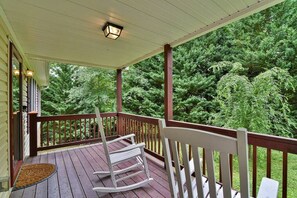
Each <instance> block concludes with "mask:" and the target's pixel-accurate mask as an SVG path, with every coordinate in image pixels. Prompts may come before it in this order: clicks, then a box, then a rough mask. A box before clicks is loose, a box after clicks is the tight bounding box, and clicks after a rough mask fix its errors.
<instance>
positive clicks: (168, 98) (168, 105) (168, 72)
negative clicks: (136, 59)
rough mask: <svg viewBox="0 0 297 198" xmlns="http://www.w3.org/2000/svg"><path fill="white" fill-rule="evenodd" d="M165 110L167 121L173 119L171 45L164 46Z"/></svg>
mask: <svg viewBox="0 0 297 198" xmlns="http://www.w3.org/2000/svg"><path fill="white" fill-rule="evenodd" d="M164 80H165V86H164V87H165V90H164V91H165V94H164V110H165V120H166V121H167V120H172V119H173V102H172V93H173V88H172V48H171V46H170V45H169V44H166V45H164Z"/></svg>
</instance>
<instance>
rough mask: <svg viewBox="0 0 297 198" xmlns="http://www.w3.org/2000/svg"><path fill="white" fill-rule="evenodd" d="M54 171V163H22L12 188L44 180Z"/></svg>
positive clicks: (23, 186)
mask: <svg viewBox="0 0 297 198" xmlns="http://www.w3.org/2000/svg"><path fill="white" fill-rule="evenodd" d="M55 172H56V166H55V165H54V164H43V163H42V164H28V165H23V166H22V168H21V170H20V173H19V175H18V177H17V180H16V182H15V185H14V190H18V189H21V188H26V187H28V186H32V185H35V184H37V183H39V182H42V181H44V180H45V179H47V178H49V177H50V176H52V175H53V174H54V173H55Z"/></svg>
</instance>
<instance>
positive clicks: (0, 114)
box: [0, 13, 40, 198]
mask: <svg viewBox="0 0 297 198" xmlns="http://www.w3.org/2000/svg"><path fill="white" fill-rule="evenodd" d="M0 14H1V13H0ZM9 38H11V33H10V32H9V31H8V28H7V26H6V25H5V23H4V20H2V18H1V15H0V178H2V177H6V178H7V177H9V176H10V144H9V142H10V136H9V130H10V129H9V89H10V87H9V86H10V85H9V58H10V57H9V47H10V40H9ZM21 56H22V57H23V54H21ZM27 68H28V65H26V64H24V63H23V71H26V70H27ZM29 81H30V82H33V83H32V84H30V83H28V82H29ZM29 89H31V90H33V92H32V94H30V91H29ZM31 100H32V102H31ZM22 104H23V106H25V107H26V108H27V110H30V109H29V104H32V106H31V110H35V111H38V112H40V89H39V87H38V84H37V83H36V81H35V80H34V79H28V78H26V77H25V76H24V78H23V100H22ZM22 116H23V133H24V134H23V138H24V139H23V143H24V147H23V148H24V152H23V153H24V156H23V157H24V159H25V158H26V157H27V156H28V155H29V150H30V148H29V136H30V133H29V131H28V114H27V111H23V114H22ZM9 195H10V191H6V192H0V198H2V197H9Z"/></svg>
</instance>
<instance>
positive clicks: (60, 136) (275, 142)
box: [29, 113, 297, 198]
mask: <svg viewBox="0 0 297 198" xmlns="http://www.w3.org/2000/svg"><path fill="white" fill-rule="evenodd" d="M29 115H30V128H31V132H30V133H31V134H30V152H31V155H37V151H39V150H45V149H50V148H57V147H61V146H69V145H77V144H83V143H89V142H94V141H95V142H96V141H98V140H99V139H100V136H99V134H98V129H96V126H97V125H96V124H95V120H94V119H95V114H87V115H65V116H47V117H37V114H36V113H30V114H29ZM101 116H102V118H103V124H104V127H105V131H106V133H107V135H106V136H107V137H116V136H118V135H127V134H130V133H134V134H135V136H136V138H135V140H136V142H145V143H146V150H147V151H148V152H149V153H150V154H152V155H153V156H155V157H157V158H158V159H161V160H163V159H164V158H163V150H162V141H161V137H160V132H159V129H158V119H157V118H152V117H145V116H138V115H132V114H126V113H103V114H101ZM167 126H172V127H185V128H193V129H200V130H206V131H210V132H212V133H217V134H222V135H227V136H230V137H235V136H236V132H235V130H232V129H225V128H220V127H214V126H208V125H200V124H193V123H187V122H179V121H173V120H170V121H167ZM32 129H36V130H35V131H34V130H32ZM37 129H39V130H40V134H42V135H40V137H37V135H34V134H37ZM65 130H66V133H65ZM38 139H40V144H39V145H38V143H37V142H38V141H37V140H38ZM248 143H249V148H250V167H251V168H250V169H251V187H252V196H254V197H255V196H256V193H257V189H258V185H259V181H260V179H261V177H263V176H266V177H269V178H271V177H272V178H273V177H274V175H273V171H279V170H273V164H272V158H273V157H274V158H275V156H280V157H281V158H282V159H281V164H282V166H281V170H280V171H281V175H282V178H281V179H279V178H278V179H277V180H279V181H280V186H281V195H282V197H284V198H285V197H287V195H288V181H290V180H289V179H288V167H289V166H288V164H289V163H288V159H289V158H288V156H289V155H293V157H296V154H297V140H296V139H290V138H283V137H276V136H271V135H264V134H258V133H252V132H249V133H248ZM34 148H36V149H35V150H34ZM31 149H33V151H32V150H31ZM263 150H264V152H265V156H264V161H265V162H264V163H265V173H264V174H265V175H261V174H260V173H259V171H260V168H259V166H263V161H260V160H259V159H260V158H262V159H263V156H259V152H260V151H261V152H260V154H263ZM189 157H191V148H190V149H189ZM203 157H204V155H203ZM296 158H297V157H296ZM296 160H297V159H296ZM234 164H236V159H235V158H233V157H232V156H230V169H231V174H232V176H234V171H233V168H234V166H235V165H234ZM293 165H294V164H293ZM290 166H291V164H290ZM205 170H206V165H205V160H203V171H204V173H205V172H206V171H205ZM272 170H273V171H272ZM295 174H296V173H295ZM274 179H275V178H274ZM232 181H233V179H232Z"/></svg>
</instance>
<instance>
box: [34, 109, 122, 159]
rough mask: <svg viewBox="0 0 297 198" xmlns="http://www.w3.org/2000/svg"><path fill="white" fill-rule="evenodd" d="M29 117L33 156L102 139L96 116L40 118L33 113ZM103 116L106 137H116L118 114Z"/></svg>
mask: <svg viewBox="0 0 297 198" xmlns="http://www.w3.org/2000/svg"><path fill="white" fill-rule="evenodd" d="M29 115H30V126H31V127H30V133H31V134H30V139H32V141H31V142H32V143H30V144H31V145H30V155H31V156H32V155H35V154H37V151H41V150H47V149H53V148H58V147H64V146H71V145H78V144H86V143H90V142H98V141H99V139H100V135H99V130H98V125H97V123H96V120H95V119H96V115H95V114H84V115H59V116H40V117H38V116H37V113H34V112H33V113H29ZM101 116H102V119H103V125H104V128H105V131H106V137H107V138H112V137H116V136H117V129H116V126H117V124H116V123H117V114H116V113H102V114H101ZM33 142H34V143H33ZM32 144H33V146H32ZM31 149H32V150H31Z"/></svg>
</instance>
